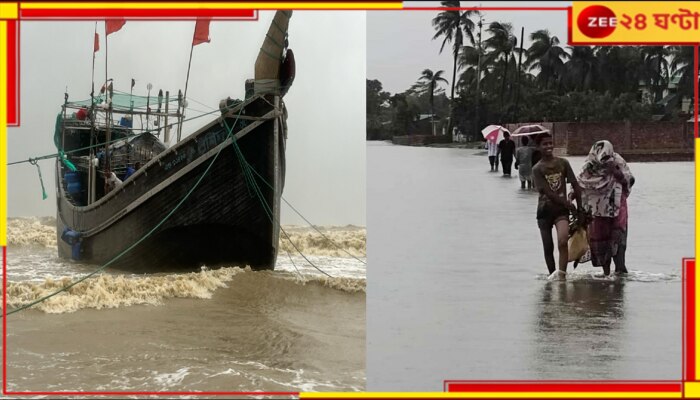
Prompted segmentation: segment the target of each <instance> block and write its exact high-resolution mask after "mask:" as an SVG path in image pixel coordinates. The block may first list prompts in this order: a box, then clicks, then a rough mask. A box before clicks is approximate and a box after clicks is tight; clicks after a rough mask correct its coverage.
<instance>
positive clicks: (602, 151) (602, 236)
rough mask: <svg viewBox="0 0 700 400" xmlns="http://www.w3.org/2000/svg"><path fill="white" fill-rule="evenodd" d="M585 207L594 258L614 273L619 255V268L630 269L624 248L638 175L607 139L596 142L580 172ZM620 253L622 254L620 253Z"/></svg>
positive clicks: (605, 269) (593, 261)
mask: <svg viewBox="0 0 700 400" xmlns="http://www.w3.org/2000/svg"><path fill="white" fill-rule="evenodd" d="M578 181H579V185H580V186H581V189H582V198H583V206H584V209H585V210H586V211H588V212H590V213H591V215H592V216H593V220H592V222H591V224H590V225H589V226H588V239H589V243H590V248H591V261H592V263H593V265H594V266H596V267H603V273H604V274H605V275H609V274H610V263H611V261H612V259H613V257H614V258H615V272H616V273H627V269H626V267H625V265H624V263H621V262H619V261H621V260H624V254H622V253H624V251H625V248H626V241H627V197H628V196H629V194H630V189H631V188H632V185H634V177H633V176H632V173H631V172H630V170H629V167H628V166H627V163H626V162H625V160H624V159H623V158H622V157H621V156H620V155H619V154H617V153H615V151H614V150H613V145H612V143H610V142H608V141H607V140H601V141H598V142H596V143H595V144H594V145H593V147H591V151H590V153H589V154H588V159H587V160H586V162H585V163H584V165H583V168H582V171H581V173H580V174H579V176H578ZM618 253H620V254H618Z"/></svg>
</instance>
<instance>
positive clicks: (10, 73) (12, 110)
mask: <svg viewBox="0 0 700 400" xmlns="http://www.w3.org/2000/svg"><path fill="white" fill-rule="evenodd" d="M18 28H19V21H17V20H14V21H12V20H8V21H7V93H6V97H5V99H6V101H7V103H6V104H7V125H8V126H18V125H19V71H18V69H19V46H18V45H17V43H18V42H19V41H18V35H19V29H18Z"/></svg>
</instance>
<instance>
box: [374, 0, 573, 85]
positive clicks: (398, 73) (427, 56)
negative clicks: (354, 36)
mask: <svg viewBox="0 0 700 400" xmlns="http://www.w3.org/2000/svg"><path fill="white" fill-rule="evenodd" d="M570 4H571V2H561V1H552V2H549V1H546V2H545V1H539V2H538V1H533V2H523V1H481V2H475V1H463V2H461V6H462V7H475V6H479V5H481V6H483V7H523V6H527V7H562V6H563V7H566V6H569V5H570ZM406 5H408V6H412V7H422V6H430V7H435V6H439V5H440V3H439V2H415V3H414V2H411V3H410V4H409V3H407V4H406ZM482 13H483V14H484V20H485V22H484V25H485V26H486V25H488V23H490V22H493V21H500V22H510V23H512V24H513V32H514V33H515V34H516V36H517V37H518V41H520V29H521V27H525V41H524V42H525V45H524V46H525V47H526V48H527V47H528V46H529V44H530V40H529V39H528V36H529V34H530V33H531V32H534V31H536V30H539V29H548V30H549V32H550V34H552V35H554V36H557V37H558V38H559V40H560V41H561V43H562V46H564V45H566V44H567V43H566V41H567V23H566V11H482ZM437 14H438V11H381V12H370V13H368V15H367V78H368V79H379V81H380V82H382V85H383V87H384V90H385V91H389V92H391V93H397V92H403V91H404V90H406V89H408V88H409V87H410V86H411V85H412V84H414V83H415V82H416V80H417V79H418V78H419V77H420V75H421V71H423V70H424V69H426V68H429V69H431V70H433V71H438V70H441V69H442V70H445V74H444V75H443V76H444V77H445V78H446V79H447V80H448V81H450V83H451V80H452V62H453V61H452V52H451V47H448V45H446V46H445V49H444V50H443V52H442V54H439V51H440V45H441V44H442V39H435V40H432V38H433V35H435V29H434V28H433V26H432V23H431V22H432V19H433V18H434V17H435V16H436V15H437ZM472 20H474V21H475V22H476V19H475V18H473V19H472ZM475 37H476V35H475ZM482 37H483V39H486V38H487V37H488V35H487V34H486V33H483V36H482ZM447 93H448V95H449V91H448V92H447Z"/></svg>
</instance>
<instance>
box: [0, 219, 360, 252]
mask: <svg viewBox="0 0 700 400" xmlns="http://www.w3.org/2000/svg"><path fill="white" fill-rule="evenodd" d="M282 228H283V230H284V232H281V233H280V244H279V246H280V247H279V248H280V251H283V252H289V253H291V254H296V253H297V250H298V251H301V252H302V253H304V254H306V255H314V256H329V257H351V256H354V257H365V254H366V242H367V230H366V229H365V228H363V227H358V226H353V225H347V226H328V227H321V228H317V229H318V230H319V231H321V232H322V233H323V234H320V233H319V232H317V231H316V230H315V229H312V228H309V227H300V226H294V225H289V226H283V227H282ZM285 233H286V234H285ZM7 238H8V245H9V246H13V247H28V246H40V247H56V218H54V217H26V218H9V219H8V221H7ZM292 243H293V244H292ZM295 247H296V248H295Z"/></svg>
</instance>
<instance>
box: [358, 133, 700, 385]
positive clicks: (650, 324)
mask: <svg viewBox="0 0 700 400" xmlns="http://www.w3.org/2000/svg"><path fill="white" fill-rule="evenodd" d="M569 160H570V162H571V165H572V167H573V169H574V171H575V172H578V171H579V170H580V167H581V165H582V164H583V161H584V158H582V157H570V158H569ZM367 162H368V168H367V171H368V176H367V178H368V191H367V203H368V214H367V221H368V222H367V223H368V225H367V226H368V229H369V231H370V237H369V242H368V249H367V250H368V257H369V260H370V267H369V271H368V277H367V278H368V289H367V290H368V292H367V295H368V296H367V302H368V307H367V389H368V390H369V391H396V390H402V391H414V390H415V391H442V390H443V381H444V380H446V379H501V380H506V379H533V380H534V379H537V380H542V379H577V380H578V379H596V380H600V379H616V380H628V379H658V380H665V379H680V378H681V370H682V368H681V367H682V366H681V360H682V353H681V346H682V331H681V326H682V319H681V318H682V315H681V308H682V305H681V290H682V289H681V269H682V263H681V260H682V258H683V257H692V255H693V222H692V221H693V215H694V214H693V202H694V197H693V181H694V168H693V163H690V162H687V163H630V169H631V171H632V173H633V174H634V175H635V177H636V184H635V186H634V189H633V191H632V194H631V196H630V198H629V213H630V217H629V218H630V219H629V237H628V250H627V268H628V269H629V270H630V274H629V277H627V278H622V279H618V280H616V281H612V282H611V281H603V280H601V279H599V278H596V277H595V276H594V274H596V273H600V272H601V270H600V269H598V268H593V267H592V266H591V265H590V263H587V264H583V265H581V266H579V267H578V268H577V269H576V271H574V272H573V273H572V272H571V270H572V266H571V265H570V266H569V276H568V281H567V282H563V283H559V282H548V281H547V280H546V275H547V268H546V265H545V263H544V258H543V255H542V247H541V240H540V237H539V231H538V229H537V225H536V220H535V210H536V204H537V195H536V194H535V193H534V192H532V191H522V190H521V189H520V183H519V180H518V179H517V177H516V174H517V171H516V170H514V171H513V172H514V176H513V178H512V179H507V178H502V177H501V173H500V172H499V173H490V172H488V171H489V165H488V160H487V157H486V154H485V152H483V151H478V150H466V149H439V148H424V147H403V146H393V145H391V144H387V143H378V142H368V145H367Z"/></svg>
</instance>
